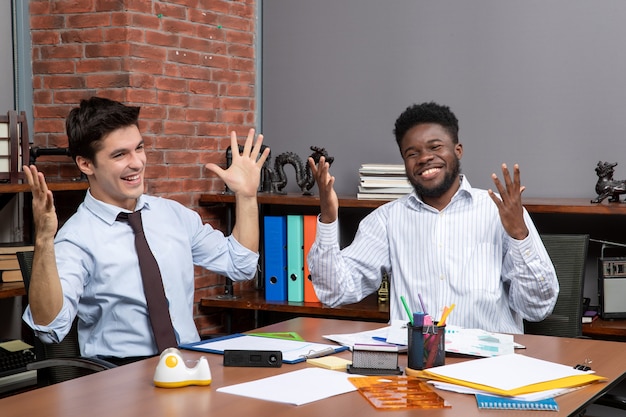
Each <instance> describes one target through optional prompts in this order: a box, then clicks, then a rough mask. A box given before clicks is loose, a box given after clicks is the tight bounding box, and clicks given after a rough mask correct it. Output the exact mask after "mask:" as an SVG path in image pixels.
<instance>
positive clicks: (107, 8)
mask: <svg viewBox="0 0 626 417" xmlns="http://www.w3.org/2000/svg"><path fill="white" fill-rule="evenodd" d="M124 3H125V2H124V1H122V0H97V1H96V4H95V10H96V11H97V12H114V11H122V10H124Z"/></svg>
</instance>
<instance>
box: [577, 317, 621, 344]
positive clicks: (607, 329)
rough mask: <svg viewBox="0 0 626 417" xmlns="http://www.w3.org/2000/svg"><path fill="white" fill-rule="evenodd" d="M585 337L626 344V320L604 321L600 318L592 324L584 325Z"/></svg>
mask: <svg viewBox="0 0 626 417" xmlns="http://www.w3.org/2000/svg"><path fill="white" fill-rule="evenodd" d="M583 336H588V337H591V338H593V339H603V340H615V341H618V342H626V319H612V320H603V319H602V318H601V317H598V318H597V319H596V320H595V321H593V322H591V323H585V324H583Z"/></svg>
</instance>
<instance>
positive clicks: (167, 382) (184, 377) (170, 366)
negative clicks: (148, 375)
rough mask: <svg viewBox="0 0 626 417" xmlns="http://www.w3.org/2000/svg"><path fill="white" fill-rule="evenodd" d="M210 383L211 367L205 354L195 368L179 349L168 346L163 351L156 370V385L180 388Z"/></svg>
mask: <svg viewBox="0 0 626 417" xmlns="http://www.w3.org/2000/svg"><path fill="white" fill-rule="evenodd" d="M210 383H211V369H210V368H209V362H208V361H207V360H206V358H205V357H204V356H202V357H200V359H199V360H198V361H197V362H196V365H195V366H194V367H193V368H189V367H187V365H186V364H185V361H184V360H183V357H182V355H181V354H180V351H179V350H178V349H176V348H167V349H165V350H164V351H163V353H161V358H160V359H159V363H158V365H157V367H156V371H155V372H154V385H155V386H157V387H161V388H179V387H186V386H188V385H209V384H210Z"/></svg>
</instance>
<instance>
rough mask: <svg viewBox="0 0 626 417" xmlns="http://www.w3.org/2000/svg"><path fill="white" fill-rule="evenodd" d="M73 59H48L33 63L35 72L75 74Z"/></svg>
mask: <svg viewBox="0 0 626 417" xmlns="http://www.w3.org/2000/svg"><path fill="white" fill-rule="evenodd" d="M74 72H75V68H74V62H72V61H61V62H59V61H46V62H41V61H38V62H35V63H33V74H74Z"/></svg>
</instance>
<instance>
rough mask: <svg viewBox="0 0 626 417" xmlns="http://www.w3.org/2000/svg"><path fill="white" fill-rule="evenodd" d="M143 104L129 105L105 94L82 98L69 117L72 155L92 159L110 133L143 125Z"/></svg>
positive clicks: (67, 119) (68, 135) (68, 125)
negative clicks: (141, 113) (110, 98)
mask: <svg viewBox="0 0 626 417" xmlns="http://www.w3.org/2000/svg"><path fill="white" fill-rule="evenodd" d="M139 110H140V107H134V106H126V105H124V104H122V103H120V102H118V101H114V100H109V99H108V98H102V97H91V98H90V99H87V100H81V102H80V106H79V107H76V108H74V109H72V111H70V114H69V115H68V116H67V118H66V119H65V130H66V132H67V138H68V141H69V151H70V155H71V156H72V158H73V159H74V161H76V157H77V156H82V157H83V158H86V159H88V160H90V161H94V157H95V155H96V152H97V151H98V149H100V143H101V140H102V139H103V138H104V137H105V136H106V135H108V134H109V133H111V132H113V131H115V130H117V129H120V128H124V127H128V126H132V125H135V126H137V127H139Z"/></svg>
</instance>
